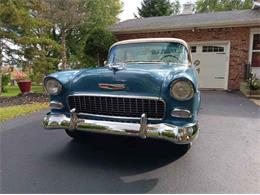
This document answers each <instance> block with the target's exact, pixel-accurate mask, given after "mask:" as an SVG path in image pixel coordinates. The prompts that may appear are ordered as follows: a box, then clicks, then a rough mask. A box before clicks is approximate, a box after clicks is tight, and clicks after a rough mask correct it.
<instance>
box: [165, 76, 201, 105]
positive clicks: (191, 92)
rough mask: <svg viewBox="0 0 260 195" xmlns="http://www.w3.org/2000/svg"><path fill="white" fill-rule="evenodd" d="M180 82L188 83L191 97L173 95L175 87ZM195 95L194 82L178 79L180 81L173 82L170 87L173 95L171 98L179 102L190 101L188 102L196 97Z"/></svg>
mask: <svg viewBox="0 0 260 195" xmlns="http://www.w3.org/2000/svg"><path fill="white" fill-rule="evenodd" d="M178 82H185V83H187V84H188V85H189V87H190V89H191V90H190V93H189V96H187V97H185V98H179V97H176V95H175V94H174V93H173V87H174V85H175V84H177V83H178ZM195 93H196V90H195V88H194V85H193V83H192V81H190V80H189V79H187V78H178V79H176V80H174V81H172V83H171V85H170V95H171V97H173V98H174V99H176V100H178V101H188V100H190V99H192V98H193V97H194V95H195Z"/></svg>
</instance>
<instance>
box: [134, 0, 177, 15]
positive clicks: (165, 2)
mask: <svg viewBox="0 0 260 195" xmlns="http://www.w3.org/2000/svg"><path fill="white" fill-rule="evenodd" d="M137 9H138V14H139V16H140V17H153V16H169V15H173V14H178V13H179V12H180V2H179V1H178V0H177V1H175V2H173V3H171V2H170V0H143V2H142V3H141V8H137Z"/></svg>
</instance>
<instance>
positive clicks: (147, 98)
mask: <svg viewBox="0 0 260 195" xmlns="http://www.w3.org/2000/svg"><path fill="white" fill-rule="evenodd" d="M75 96H80V97H82V96H83V97H85V96H87V97H85V98H90V97H94V98H95V100H96V98H98V99H99V101H100V103H101V101H102V97H104V98H105V100H106V101H105V104H106V106H107V105H108V103H107V101H108V99H107V98H106V97H108V98H123V101H126V99H128V100H127V101H129V104H132V103H133V101H134V100H135V104H136V105H137V101H140V100H141V101H142V103H143V101H145V100H154V101H158V102H160V103H163V106H162V107H161V108H160V109H163V111H161V112H162V113H161V116H160V117H149V116H148V119H150V120H162V119H163V118H164V117H165V112H166V103H165V101H164V100H163V99H161V98H159V97H153V96H132V95H110V94H88V93H84V94H81V93H80V94H73V95H69V96H68V97H67V105H68V107H69V108H70V109H72V108H73V107H71V105H70V102H69V98H70V97H73V99H74V101H75V102H76V100H75ZM80 97H79V98H80ZM85 98H83V101H86V99H85ZM117 101H118V99H117ZM95 102H97V101H95ZM148 102H149V104H150V103H151V102H150V101H148ZM111 103H112V105H113V103H114V102H113V101H111ZM117 103H118V102H117ZM78 104H79V105H80V107H81V108H82V107H84V106H82V101H80V102H78ZM96 105H97V103H96V104H95V106H96ZM117 105H118V104H117ZM123 105H124V106H123V107H124V112H126V110H125V106H126V105H125V103H123ZM143 105H144V104H142V106H143ZM85 106H86V103H85ZM150 108H151V107H150ZM121 109H122V108H120V109H119V107H118V110H117V111H118V112H120V111H121ZM155 109H156V111H157V109H158V105H157V104H156V108H155ZM129 111H130V112H131V111H132V110H131V106H130V110H129ZM78 114H79V115H85V116H97V117H111V118H121V119H126V120H127V119H140V118H141V114H143V113H140V116H139V115H138V116H124V115H105V114H95V113H88V112H78Z"/></svg>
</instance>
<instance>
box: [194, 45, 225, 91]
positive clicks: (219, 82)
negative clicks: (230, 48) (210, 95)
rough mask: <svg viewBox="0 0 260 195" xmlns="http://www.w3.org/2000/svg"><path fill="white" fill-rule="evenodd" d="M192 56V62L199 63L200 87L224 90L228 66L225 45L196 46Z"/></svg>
mask: <svg viewBox="0 0 260 195" xmlns="http://www.w3.org/2000/svg"><path fill="white" fill-rule="evenodd" d="M193 49H194V48H193ZM194 51H195V50H194ZM192 56H193V61H196V60H199V61H200V67H199V68H200V73H199V79H200V87H201V88H216V89H225V87H226V80H227V78H226V75H227V74H226V71H227V66H228V53H227V44H222V45H220V44H216V45H209V44H205V45H197V46H196V52H193V53H192Z"/></svg>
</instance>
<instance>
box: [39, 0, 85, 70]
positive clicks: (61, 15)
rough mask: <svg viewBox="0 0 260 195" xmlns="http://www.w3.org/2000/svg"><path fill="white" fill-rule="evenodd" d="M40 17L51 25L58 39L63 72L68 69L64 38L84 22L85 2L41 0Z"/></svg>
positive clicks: (81, 0)
mask: <svg viewBox="0 0 260 195" xmlns="http://www.w3.org/2000/svg"><path fill="white" fill-rule="evenodd" d="M43 4H44V9H43V11H42V16H43V17H44V18H46V19H48V20H49V21H50V22H52V23H53V34H54V36H56V37H57V34H58V35H59V37H60V46H61V52H60V55H61V61H62V68H63V70H65V69H68V61H67V46H66V37H67V35H68V33H69V32H70V31H71V30H73V29H74V28H75V27H76V26H79V25H80V24H82V23H83V22H84V21H83V19H84V17H85V15H86V14H87V13H86V12H85V9H84V6H85V0H43Z"/></svg>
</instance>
